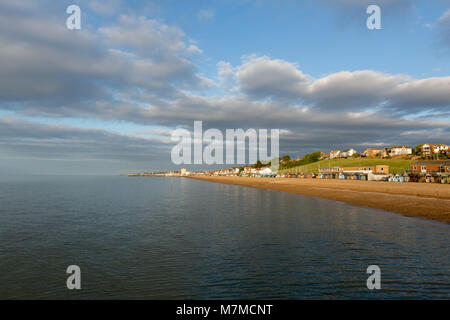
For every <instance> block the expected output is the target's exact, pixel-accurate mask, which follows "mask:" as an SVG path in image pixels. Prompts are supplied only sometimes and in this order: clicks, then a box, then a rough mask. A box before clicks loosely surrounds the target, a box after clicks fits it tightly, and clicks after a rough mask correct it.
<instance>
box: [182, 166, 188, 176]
mask: <svg viewBox="0 0 450 320" xmlns="http://www.w3.org/2000/svg"><path fill="white" fill-rule="evenodd" d="M180 174H181V175H182V176H187V171H186V169H185V168H182V169H181V171H180Z"/></svg>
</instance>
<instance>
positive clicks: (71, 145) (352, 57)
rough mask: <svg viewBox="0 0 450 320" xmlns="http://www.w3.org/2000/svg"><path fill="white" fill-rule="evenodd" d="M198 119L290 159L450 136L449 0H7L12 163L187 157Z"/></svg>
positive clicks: (133, 165)
mask: <svg viewBox="0 0 450 320" xmlns="http://www.w3.org/2000/svg"><path fill="white" fill-rule="evenodd" d="M72 4H75V5H78V6H79V7H80V9H81V29H80V30H69V29H68V28H67V27H66V20H67V18H68V17H69V14H67V13H66V8H67V7H68V6H70V5H72ZM372 4H376V5H378V6H379V7H380V9H381V29H379V30H369V29H368V28H367V26H366V20H367V18H368V17H369V16H370V15H369V14H367V13H366V9H367V7H368V6H369V5H372ZM198 120H201V121H203V128H204V130H206V129H208V128H217V129H219V130H222V131H223V132H225V130H226V129H238V128H243V129H249V128H255V129H269V130H270V129H280V154H289V155H291V156H292V157H298V156H302V155H304V154H307V153H310V152H314V151H324V152H329V151H330V150H335V149H347V148H355V149H356V150H358V151H360V152H361V151H363V150H364V149H365V148H367V147H382V146H389V145H393V144H407V145H409V146H415V145H417V144H420V143H446V144H450V0H433V1H420V0H416V1H415V0H370V1H369V0H316V1H313V0H285V1H269V0H208V1H206V0H189V1H188V0H160V1H137V0H136V1H134V0H133V1H125V0H109V1H100V0H78V1H77V0H70V1H66V0H61V1H52V0H39V1H38V0H22V1H13V0H0V174H120V173H128V172H141V171H149V172H150V171H161V170H170V169H179V168H180V166H175V165H174V164H173V163H172V161H171V150H172V148H173V147H174V145H175V142H174V141H172V140H171V133H172V132H173V130H175V129H177V128H186V129H188V130H192V127H193V125H194V121H198ZM186 167H188V168H190V167H189V166H186ZM201 168H202V169H207V168H208V166H206V165H204V166H201Z"/></svg>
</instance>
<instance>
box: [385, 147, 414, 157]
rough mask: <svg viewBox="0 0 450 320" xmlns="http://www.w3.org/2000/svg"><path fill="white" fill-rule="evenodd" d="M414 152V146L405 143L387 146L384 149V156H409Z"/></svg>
mask: <svg viewBox="0 0 450 320" xmlns="http://www.w3.org/2000/svg"><path fill="white" fill-rule="evenodd" d="M412 153H413V152H412V148H410V147H408V146H406V145H403V146H392V147H387V148H385V149H384V154H383V156H389V157H398V156H408V155H411V154H412Z"/></svg>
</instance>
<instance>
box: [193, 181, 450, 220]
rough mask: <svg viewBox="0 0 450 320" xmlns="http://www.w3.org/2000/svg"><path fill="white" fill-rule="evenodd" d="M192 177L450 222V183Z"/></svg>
mask: <svg viewBox="0 0 450 320" xmlns="http://www.w3.org/2000/svg"><path fill="white" fill-rule="evenodd" d="M190 178H192V179H197V180H203V181H210V182H218V183H226V184H234V185H240V186H247V187H255V188H261V189H269V190H277V191H283V192H289V193H296V194H301V195H304V196H310V197H320V198H324V199H328V200H335V201H342V202H346V203H348V204H352V205H357V206H363V207H369V208H375V209H382V210H386V211H391V212H397V213H401V214H404V215H407V216H413V217H420V218H426V219H431V220H435V221H440V222H446V223H450V185H449V184H434V183H395V182H378V181H354V180H326V179H324V180H321V179H318V180H316V179H283V178H277V179H273V178H248V177H190Z"/></svg>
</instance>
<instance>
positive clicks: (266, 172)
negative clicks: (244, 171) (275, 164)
mask: <svg viewBox="0 0 450 320" xmlns="http://www.w3.org/2000/svg"><path fill="white" fill-rule="evenodd" d="M259 174H260V175H262V176H265V175H270V174H272V169H270V168H269V167H267V168H261V169H259Z"/></svg>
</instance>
